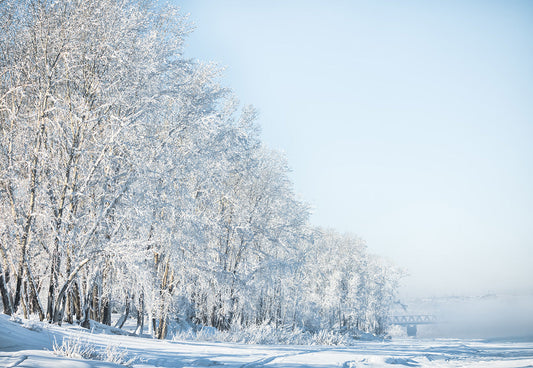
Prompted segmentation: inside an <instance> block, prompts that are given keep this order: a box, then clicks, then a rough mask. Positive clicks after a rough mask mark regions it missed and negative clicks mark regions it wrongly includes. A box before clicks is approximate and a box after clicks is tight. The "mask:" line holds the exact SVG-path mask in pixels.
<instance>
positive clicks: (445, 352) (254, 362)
mask: <svg viewBox="0 0 533 368" xmlns="http://www.w3.org/2000/svg"><path fill="white" fill-rule="evenodd" d="M0 331H1V333H0V367H28V368H29V367H50V368H52V367H54V368H55V367H59V368H62V367H69V368H70V367H72V368H78V367H79V368H94V367H123V366H130V367H134V368H151V367H168V368H170V367H180V368H186V367H228V368H237V367H240V368H260V367H285V368H311V367H324V368H330V367H343V368H355V367H390V368H394V367H443V368H447V367H479V368H481V367H502V368H503V367H506V368H519V367H528V366H529V367H531V366H533V341H524V342H513V341H510V340H502V341H488V340H472V339H420V340H418V339H393V340H385V341H372V342H370V341H362V342H360V343H358V344H357V345H356V346H351V347H341V346H288V345H287V346H283V345H271V346H267V345H245V344H238V343H220V342H190V341H168V340H164V341H161V340H155V339H150V338H139V337H134V336H125V335H116V334H114V333H112V332H111V330H108V331H107V333H106V331H105V330H102V329H94V330H93V332H92V333H91V332H90V331H88V330H84V329H82V328H79V327H77V326H70V325H68V326H64V327H59V326H53V325H49V324H46V323H40V322H35V321H27V320H18V321H17V322H15V321H12V320H10V319H9V317H8V316H5V315H1V316H0ZM54 344H55V345H56V350H58V348H57V347H61V346H63V347H64V346H69V344H70V346H76V344H77V345H82V346H81V348H83V347H88V348H89V350H90V351H91V354H92V358H93V359H82V358H80V357H78V358H72V357H65V356H61V355H57V352H54ZM59 350H61V349H59ZM117 358H118V360H117ZM106 359H107V360H111V361H105V360H106ZM114 359H115V361H113V360H114ZM117 361H120V362H121V364H118V363H117Z"/></svg>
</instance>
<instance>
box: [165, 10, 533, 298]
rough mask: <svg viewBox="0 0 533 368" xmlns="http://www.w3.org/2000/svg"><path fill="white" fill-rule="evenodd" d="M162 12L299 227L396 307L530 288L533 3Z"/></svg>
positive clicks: (532, 267) (532, 287)
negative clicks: (355, 252) (304, 205)
mask: <svg viewBox="0 0 533 368" xmlns="http://www.w3.org/2000/svg"><path fill="white" fill-rule="evenodd" d="M175 1H176V4H177V5H178V6H181V8H182V9H183V11H184V12H187V13H191V20H192V21H193V22H194V23H195V24H196V26H197V29H196V31H195V32H194V33H193V34H192V35H191V37H190V38H189V40H188V46H187V56H190V57H194V58H198V59H200V60H214V61H216V62H218V63H219V64H220V65H221V66H226V67H227V70H226V72H225V76H224V78H223V82H224V84H225V85H227V86H229V87H231V88H232V89H234V90H235V92H236V94H237V95H238V96H239V98H240V99H241V101H242V102H243V103H246V104H253V105H255V106H256V107H257V108H258V109H259V111H260V118H259V122H260V124H261V126H262V130H263V133H262V136H263V139H264V141H265V142H266V143H267V144H268V145H269V146H271V147H274V148H277V149H280V150H282V151H284V152H285V153H286V155H287V157H288V160H289V163H290V165H291V167H292V169H293V173H292V179H293V181H294V185H295V190H296V191H297V192H298V193H299V194H301V196H302V197H303V198H304V199H305V200H307V201H308V202H310V203H311V204H312V205H313V206H314V214H313V216H312V222H313V223H315V224H318V225H323V226H326V227H333V228H336V229H338V230H339V231H347V232H352V233H355V234H357V235H359V236H360V237H362V238H364V239H365V240H366V241H367V243H368V247H369V249H370V250H371V251H372V252H374V253H378V254H381V255H384V256H386V257H388V258H389V259H391V260H392V261H393V262H394V263H396V264H398V265H400V266H402V267H404V268H406V269H407V270H408V272H409V273H410V274H411V276H410V277H409V278H407V279H406V280H405V281H404V289H403V293H405V294H407V295H424V294H431V295H433V294H443V293H444V294H455V293H459V294H465V293H474V294H481V293H486V292H501V291H521V292H523V291H533V271H532V270H533V265H532V264H533V1H514V0H509V1H506V0H502V1H444V0H443V1H325V0H324V1H316V0H315V1H312V0H311V1H309V0H307V1H296V0H294V1H291V0H287V1H282V0H270V1H267V0H254V1H251V0H248V1H245V0H228V1H224V0H186V1H179V0H175Z"/></svg>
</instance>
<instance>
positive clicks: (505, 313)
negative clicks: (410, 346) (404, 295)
mask: <svg viewBox="0 0 533 368" xmlns="http://www.w3.org/2000/svg"><path fill="white" fill-rule="evenodd" d="M394 312H395V313H397V314H406V312H407V314H432V315H435V316H436V317H437V321H438V323H436V324H433V325H419V326H418V333H417V336H418V337H420V338H425V337H426V338H439V337H441V338H475V339H478V338H479V339H499V338H502V339H509V338H514V339H520V340H522V339H524V340H529V341H533V294H529V295H528V294H526V295H485V296H479V297H440V298H427V299H412V300H409V301H407V311H403V310H401V308H400V309H398V310H397V311H394Z"/></svg>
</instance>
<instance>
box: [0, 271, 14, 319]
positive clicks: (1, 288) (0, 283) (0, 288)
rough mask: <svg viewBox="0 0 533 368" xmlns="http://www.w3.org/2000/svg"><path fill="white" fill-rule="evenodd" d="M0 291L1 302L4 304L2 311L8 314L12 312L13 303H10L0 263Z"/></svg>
mask: <svg viewBox="0 0 533 368" xmlns="http://www.w3.org/2000/svg"><path fill="white" fill-rule="evenodd" d="M0 293H1V294H2V304H3V306H4V313H5V314H7V315H8V316H10V315H12V314H13V305H12V303H11V296H10V295H9V290H8V289H7V282H6V278H5V277H4V272H3V271H2V266H1V265H0Z"/></svg>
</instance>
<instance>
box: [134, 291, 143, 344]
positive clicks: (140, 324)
mask: <svg viewBox="0 0 533 368" xmlns="http://www.w3.org/2000/svg"><path fill="white" fill-rule="evenodd" d="M143 328H144V293H142V292H141V295H140V296H139V308H137V328H136V329H135V334H136V335H139V336H141V335H142V334H143Z"/></svg>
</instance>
